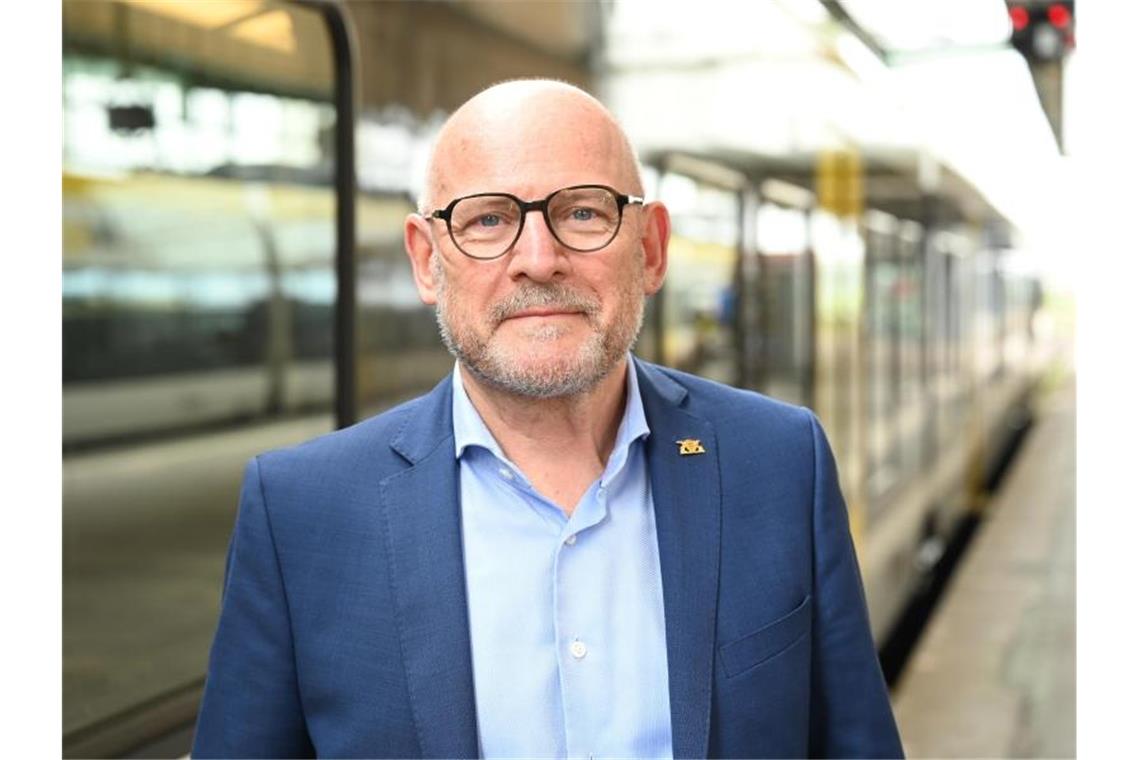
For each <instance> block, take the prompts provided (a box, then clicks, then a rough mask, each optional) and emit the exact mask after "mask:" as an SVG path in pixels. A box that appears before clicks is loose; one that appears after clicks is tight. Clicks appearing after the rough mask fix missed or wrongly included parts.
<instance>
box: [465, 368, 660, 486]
mask: <svg viewBox="0 0 1140 760" xmlns="http://www.w3.org/2000/svg"><path fill="white" fill-rule="evenodd" d="M625 364H626V374H625V390H626V393H625V409H624V411H623V412H622V417H621V424H620V425H618V431H617V436H616V438H615V440H614V448H613V453H612V454H611V455H610V459H611V460H614V459H615V456H614V455H615V454H619V452H620V455H621V456H620V457H618V458H619V459H620V460H621V461H624V460H625V453H626V450H627V449H628V448H629V445H630V444H631V443H633V442H634V441H635V440H637V439H639V438H644V437H646V436H647V435H649V423H648V422H646V420H645V407H644V406H643V405H642V403H641V389H640V387H639V386H638V384H637V372H636V370H635V369H634V366H633V354H626V363H625ZM452 373H453V374H452V382H451V422H452V427H453V428H454V430H455V458H456V459H460V458H461V457H462V456H463V452H464V451H465V450H466V449H467V447H468V446H481V447H482V448H485V449H487V450H488V451H490V452H491V453H492V454H494V455H495V456H496V457H498V458H499V459H500V460H502V461H504V462H509V461H510V460H508V459H507V457H506V455H505V454H504V453H503V450H502V449H501V448H499V443H498V441H496V440H495V437H494V436H493V435H491V431H490V430H488V429H487V425H486V424H485V423H484V422H483V418H482V417H480V416H479V412H478V410H476V409H475V405H474V404H472V403H471V399H470V398H469V397H468V396H467V391H466V390H465V389H464V387H463V375H462V374H461V373H460V372H459V362H456V363H455V368H454V369H453V370H452ZM611 464H614V462H612V461H611ZM606 469H607V471H608V470H610V469H611V468H610V467H607V468H606Z"/></svg>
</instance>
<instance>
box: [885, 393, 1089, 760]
mask: <svg viewBox="0 0 1140 760" xmlns="http://www.w3.org/2000/svg"><path fill="white" fill-rule="evenodd" d="M1074 390H1075V385H1074V380H1073V377H1072V375H1069V376H1068V377H1067V378H1066V379H1065V380H1064V381H1062V382H1059V383H1057V384H1056V385H1055V386H1054V388H1053V389H1052V390H1050V391H1048V392H1047V393H1045V394H1044V395H1043V396H1042V398H1041V400H1040V403H1039V404H1038V407H1037V421H1036V424H1035V425H1034V426H1033V428H1032V429H1031V431H1030V432H1029V435H1028V437H1027V438H1026V440H1025V441H1024V443H1023V445H1022V447H1021V449H1020V451H1019V452H1018V454H1017V457H1016V459H1015V460H1014V461H1013V462H1012V463H1011V465H1010V469H1009V471H1008V472H1007V474H1006V476H1005V478H1004V479H1003V481H1002V484H1001V486H1000V487H999V490H998V491H997V493H996V494H995V496H994V499H993V500H992V501H991V502H990V503H989V505H988V506H987V507H986V512H985V514H984V516H983V520H982V522H981V524H980V525H979V526H978V529H977V532H976V533H975V535H974V538H973V541H972V542H971V544H970V545H969V547H968V548H967V550H966V554H965V555H964V556H963V557H962V559H961V560H960V563H959V566H958V568H957V571H956V572H955V574H954V577H953V578H951V580H950V582H949V585H948V586H947V588H946V591H945V594H944V596H943V598H942V600H941V603H940V604H939V606H938V608H937V609H936V611H935V612H934V614H933V616H932V618H931V620H930V621H929V623H928V624H927V628H926V630H925V631H924V633H923V635H922V638H921V639H920V640H919V642H918V644H917V646H916V649H915V651H914V653H913V654H912V655H911V658H910V661H909V663H908V664H907V667H906V670H905V671H904V672H903V674H902V676H901V678H900V679H899V681H898V683H897V686H896V688H895V690H894V693H893V694H892V702H893V705H894V710H895V717H896V719H897V721H898V725H899V731H900V733H901V734H902V740H903V747H904V750H905V752H906V755H907V757H1074V756H1075V755H1076V440H1075V439H1076V400H1075V393H1074Z"/></svg>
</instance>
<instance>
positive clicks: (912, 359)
mask: <svg viewBox="0 0 1140 760" xmlns="http://www.w3.org/2000/svg"><path fill="white" fill-rule="evenodd" d="M922 236H923V229H922V226H921V225H919V224H917V223H916V222H912V221H904V222H902V223H901V224H900V225H899V236H898V267H899V271H898V282H897V284H896V286H895V292H894V295H895V299H896V306H897V314H898V327H897V334H898V378H899V379H898V387H899V398H898V408H897V409H896V411H895V416H896V418H897V419H898V464H899V469H900V472H901V474H902V477H910V476H912V475H914V474H915V473H917V472H918V470H919V468H920V467H921V459H922V451H923V440H924V439H923V435H924V426H925V422H926V414H927V409H926V407H925V406H924V405H923V403H922V350H923V327H922V319H923V305H922V298H923V290H922V288H923V272H922V256H921V248H922Z"/></svg>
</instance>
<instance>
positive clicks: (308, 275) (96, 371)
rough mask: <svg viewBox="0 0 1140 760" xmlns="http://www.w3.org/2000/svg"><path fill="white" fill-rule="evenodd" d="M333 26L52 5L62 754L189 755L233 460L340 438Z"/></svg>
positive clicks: (339, 198) (293, 8)
mask: <svg viewBox="0 0 1140 760" xmlns="http://www.w3.org/2000/svg"><path fill="white" fill-rule="evenodd" d="M337 19H339V16H337V14H336V13H335V12H334V11H333V10H332V9H331V6H330V7H329V9H328V10H324V9H321V10H314V8H313V7H305V6H298V5H286V4H282V3H279V2H272V1H268V0H267V1H265V2H262V1H261V0H247V1H243V2H230V3H200V2H179V1H177V0H164V1H163V2H149V1H148V0H136V1H135V2H113V1H110V0H82V1H81V0H66V1H65V2H64V3H63V8H62V21H63V115H64V121H63V127H64V129H63V134H64V144H63V167H64V177H63V240H64V250H63V277H62V282H63V292H62V316H63V378H62V381H63V384H62V396H63V624H64V625H63V627H64V635H63V727H62V728H63V752H64V755H65V756H84V757H90V756H108V755H110V756H115V755H120V754H124V753H128V752H133V751H145V747H146V746H148V744H149V743H150V742H153V741H154V740H156V739H157V738H159V737H161V736H165V735H169V733H170V732H171V731H174V730H183V731H184V732H185V734H184V736H183V739H182V742H183V743H182V744H177V743H175V745H173V746H176V747H180V749H179V750H178V751H185V749H186V748H188V746H189V736H188V731H189V726H190V725H191V724H192V722H193V720H194V717H195V714H196V710H197V704H198V699H199V694H200V690H201V686H202V681H203V677H204V673H205V669H206V660H207V654H208V649H209V644H210V640H211V637H212V634H213V630H214V626H215V624H216V622H217V612H218V599H219V594H220V591H221V582H222V572H223V567H224V560H225V551H226V544H227V540H228V537H229V534H230V531H231V529H232V526H233V521H234V514H235V509H236V505H237V496H238V488H239V483H240V477H241V471H242V466H243V463H244V462H245V461H246V460H247V459H248V458H249V457H251V456H252V455H254V454H256V453H257V452H259V451H263V450H265V449H267V448H271V447H275V446H280V445H285V444H290V443H293V442H297V441H300V440H302V439H305V438H309V437H311V436H313V435H315V434H318V433H320V432H322V431H328V430H331V429H332V428H333V427H334V424H335V419H334V398H335V379H336V375H337V373H336V367H335V362H334V345H335V325H336V321H337V317H336V313H335V309H336V300H337V292H338V280H337V268H336V259H337V257H338V251H339V252H343V251H345V250H347V249H346V242H350V241H346V238H345V236H344V230H345V221H346V219H345V218H344V217H343V216H342V213H343V212H344V210H345V209H346V208H347V206H346V203H345V195H344V194H343V193H340V194H338V191H337V185H336V181H337V180H338V179H344V176H343V174H342V173H341V172H339V171H335V170H334V169H335V168H336V167H341V166H343V159H344V155H343V152H342V150H341V146H342V145H343V144H344V143H343V139H342V138H343V135H344V128H345V126H348V127H351V113H346V110H345V106H344V103H345V100H344V99H343V97H339V96H343V94H344V92H345V90H346V82H345V76H347V74H346V71H347V70H348V64H347V62H346V61H347V57H348V50H347V48H346V46H345V40H346V35H345V34H344V27H343V26H338V25H337V24H336V21H337ZM338 138H340V139H338ZM350 178H351V177H349V179H350ZM347 221H349V222H351V219H348V220H347ZM348 228H349V229H351V225H350V224H349V225H348Z"/></svg>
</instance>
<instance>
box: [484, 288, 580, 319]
mask: <svg viewBox="0 0 1140 760" xmlns="http://www.w3.org/2000/svg"><path fill="white" fill-rule="evenodd" d="M540 307H541V308H551V307H552V308H556V309H565V310H567V311H580V312H582V313H583V314H585V315H586V316H587V317H589V318H591V319H592V318H593V317H595V316H597V315H598V313H600V312H601V310H602V306H601V303H599V302H598V300H597V299H595V298H592V297H590V296H588V295H586V294H584V293H580V292H578V291H577V290H575V289H574V288H571V287H568V286H566V285H559V284H557V283H552V284H549V285H539V284H535V283H529V284H526V285H520V286H519V288H518V290H516V291H514V292H513V293H511V294H510V295H509V296H507V297H506V298H504V299H502V300H501V301H498V302H497V303H496V304H495V305H494V306H492V307H491V318H492V319H493V320H494V322H495V324H496V325H497V324H499V323H501V322H502V321H503V320H505V319H510V318H511V317H513V316H514V315H515V314H518V313H519V312H522V311H526V310H527V309H534V308H540Z"/></svg>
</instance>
